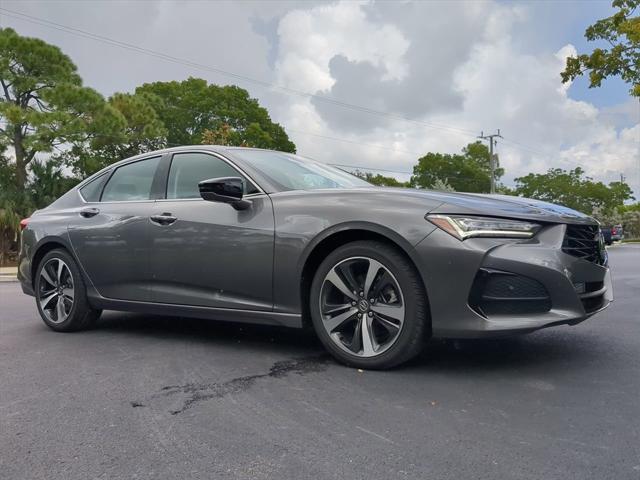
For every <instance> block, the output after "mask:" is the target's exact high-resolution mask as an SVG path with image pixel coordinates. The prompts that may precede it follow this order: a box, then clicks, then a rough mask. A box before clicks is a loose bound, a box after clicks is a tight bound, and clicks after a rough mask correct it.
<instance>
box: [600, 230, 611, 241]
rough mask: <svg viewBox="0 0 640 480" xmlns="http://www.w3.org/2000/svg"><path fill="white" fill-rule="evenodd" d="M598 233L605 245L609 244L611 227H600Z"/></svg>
mask: <svg viewBox="0 0 640 480" xmlns="http://www.w3.org/2000/svg"><path fill="white" fill-rule="evenodd" d="M600 234H601V235H602V239H603V240H604V243H605V244H606V245H611V244H612V243H613V239H612V238H611V227H600Z"/></svg>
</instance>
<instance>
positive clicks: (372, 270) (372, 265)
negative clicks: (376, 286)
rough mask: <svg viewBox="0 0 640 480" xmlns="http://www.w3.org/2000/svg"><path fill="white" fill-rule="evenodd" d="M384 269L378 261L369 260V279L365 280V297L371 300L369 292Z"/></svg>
mask: <svg viewBox="0 0 640 480" xmlns="http://www.w3.org/2000/svg"><path fill="white" fill-rule="evenodd" d="M381 268H383V267H382V264H381V263H380V262H378V261H377V260H373V259H369V268H368V269H367V277H366V278H365V280H364V289H363V290H364V296H365V298H369V291H370V290H371V286H372V285H373V281H374V280H375V279H376V277H377V276H378V272H379V271H380V269H381Z"/></svg>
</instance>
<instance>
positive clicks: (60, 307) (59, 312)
mask: <svg viewBox="0 0 640 480" xmlns="http://www.w3.org/2000/svg"><path fill="white" fill-rule="evenodd" d="M66 316H67V314H66V312H65V311H64V299H63V298H62V297H58V303H57V304H56V321H58V322H60V321H62V320H64V317H66Z"/></svg>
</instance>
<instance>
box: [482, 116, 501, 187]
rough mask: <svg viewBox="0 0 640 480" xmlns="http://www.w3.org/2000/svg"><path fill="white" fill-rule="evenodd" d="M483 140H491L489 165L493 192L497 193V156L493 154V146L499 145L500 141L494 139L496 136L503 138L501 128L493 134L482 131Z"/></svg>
mask: <svg viewBox="0 0 640 480" xmlns="http://www.w3.org/2000/svg"><path fill="white" fill-rule="evenodd" d="M478 138H479V139H481V140H489V165H490V167H491V193H496V176H495V171H496V157H494V155H493V147H494V145H497V143H498V141H497V140H494V139H495V138H502V135H500V129H498V133H493V134H491V135H485V134H484V132H480V136H479V137H478Z"/></svg>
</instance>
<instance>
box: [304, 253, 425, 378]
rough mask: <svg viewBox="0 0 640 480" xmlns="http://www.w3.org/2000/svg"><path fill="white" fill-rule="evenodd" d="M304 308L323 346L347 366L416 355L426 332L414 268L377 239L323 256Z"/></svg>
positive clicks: (388, 363)
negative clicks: (308, 299)
mask: <svg viewBox="0 0 640 480" xmlns="http://www.w3.org/2000/svg"><path fill="white" fill-rule="evenodd" d="M309 307H310V311H311V318H312V321H313V325H314V328H315V331H316V333H317V334H318V337H319V338H320V340H321V341H322V343H323V344H324V346H325V347H326V348H327V350H329V352H330V353H331V354H332V355H333V356H334V357H335V358H336V359H338V360H339V361H340V362H342V363H345V364H347V365H349V366H353V367H359V368H369V369H385V368H391V367H394V366H396V365H399V364H401V363H403V362H405V361H407V360H409V359H410V358H412V357H414V356H416V355H417V354H418V353H419V352H420V351H421V349H422V347H423V345H424V341H425V338H426V337H427V335H428V333H429V330H430V329H429V318H428V311H427V310H428V309H427V299H426V295H425V291H424V287H423V286H422V282H421V280H420V277H419V275H418V273H417V271H416V270H415V267H414V266H413V265H412V264H411V262H410V261H409V260H408V259H407V258H406V257H405V256H404V255H403V254H402V253H401V252H399V251H398V250H397V249H396V248H394V247H392V246H389V245H387V244H385V243H382V242H377V241H360V242H353V243H349V244H346V245H343V246H341V247H339V248H338V249H336V250H335V251H333V252H332V253H331V254H329V255H328V256H327V258H326V259H325V260H324V261H323V262H322V264H321V265H320V267H319V268H318V271H317V272H316V275H315V277H314V280H313V282H312V285H311V292H310V305H309Z"/></svg>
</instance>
